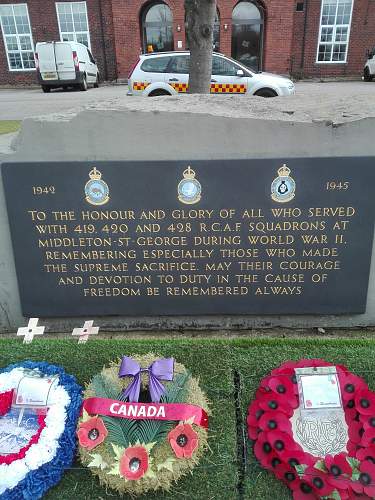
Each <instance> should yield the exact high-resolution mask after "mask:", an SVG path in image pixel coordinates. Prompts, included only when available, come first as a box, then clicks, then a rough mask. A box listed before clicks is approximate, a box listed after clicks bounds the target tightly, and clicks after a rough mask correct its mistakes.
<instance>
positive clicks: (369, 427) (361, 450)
mask: <svg viewBox="0 0 375 500" xmlns="http://www.w3.org/2000/svg"><path fill="white" fill-rule="evenodd" d="M326 366H336V372H337V376H338V381H339V385H340V390H341V399H342V404H343V410H344V412H343V418H342V420H339V419H338V420H334V419H333V420H329V419H328V421H327V422H324V421H319V422H316V421H313V422H307V423H306V422H305V421H303V420H302V419H301V418H300V400H299V391H298V384H297V377H296V374H295V369H296V368H307V367H326ZM247 425H248V435H249V438H250V439H251V440H253V442H254V454H255V456H256V458H257V459H258V461H259V462H260V464H261V465H262V467H264V468H266V469H268V470H270V471H272V472H273V473H274V474H275V476H276V477H277V478H278V479H279V480H281V481H282V482H283V483H285V484H286V485H287V486H288V487H289V488H290V489H291V491H292V493H293V498H294V500H314V499H335V500H339V499H342V500H344V499H345V500H346V499H350V500H360V499H363V500H365V499H371V498H375V394H374V393H373V392H371V391H370V390H369V389H368V386H367V384H366V382H365V381H364V380H363V379H362V378H360V377H358V376H356V375H354V374H352V373H350V372H349V370H348V369H347V368H346V367H345V366H342V365H332V364H331V363H327V362H326V361H323V360H321V359H310V360H309V359H307V360H301V361H299V362H291V361H288V362H286V363H284V364H283V365H281V366H280V367H279V368H276V369H275V370H273V371H272V372H271V374H270V375H268V376H267V377H265V378H264V379H263V380H262V381H261V384H260V387H259V388H258V390H257V392H256V397H255V400H254V401H253V402H252V403H251V404H250V406H249V409H248V417H247ZM317 426H320V428H317Z"/></svg>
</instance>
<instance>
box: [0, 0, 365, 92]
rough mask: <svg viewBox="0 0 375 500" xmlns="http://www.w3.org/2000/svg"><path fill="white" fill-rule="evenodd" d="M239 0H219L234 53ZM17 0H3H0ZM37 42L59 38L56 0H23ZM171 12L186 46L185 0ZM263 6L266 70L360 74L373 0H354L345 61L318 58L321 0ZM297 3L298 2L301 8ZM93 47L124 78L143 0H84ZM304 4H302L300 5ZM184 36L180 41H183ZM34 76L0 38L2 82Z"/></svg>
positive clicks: (135, 46) (134, 52)
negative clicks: (15, 67) (14, 64)
mask: <svg viewBox="0 0 375 500" xmlns="http://www.w3.org/2000/svg"><path fill="white" fill-rule="evenodd" d="M237 2H238V0H217V7H218V12H219V15H220V51H221V52H223V53H224V54H227V55H231V51H232V11H233V8H234V6H235V5H236V4H237ZM14 3H17V0H0V5H3V4H14ZM18 3H26V4H27V6H28V12H29V18H30V24H31V29H32V35H33V41H34V44H35V43H37V42H38V41H46V40H59V38H60V35H59V27H58V21H57V14H56V6H55V1H53V0H23V1H21V2H18ZM165 3H166V4H167V5H168V6H169V7H170V9H171V12H172V15H173V39H174V48H175V50H177V49H181V48H182V49H184V48H185V23H184V8H183V0H165ZM257 3H258V6H259V7H260V8H261V9H262V11H263V12H264V29H263V32H264V36H263V54H262V62H263V68H262V69H263V70H265V71H270V72H275V73H281V74H288V73H291V74H292V75H294V76H307V77H327V76H351V75H357V76H359V75H361V73H362V70H363V65H364V61H365V54H366V49H368V48H371V47H373V46H375V0H354V7H353V15H352V23H351V31H350V43H349V50H348V57H347V62H346V63H329V64H327V63H317V62H316V54H317V46H318V37H319V27H320V11H321V0H304V1H301V0H300V1H297V0H261V1H258V2H257ZM297 4H298V5H299V8H298V10H297ZM86 5H87V13H88V22H89V30H90V40H91V49H92V52H93V54H94V56H95V58H96V59H97V61H98V64H99V69H100V72H101V75H102V77H103V78H104V79H106V80H114V79H117V78H118V79H126V78H127V76H128V73H129V70H130V69H131V67H132V66H133V64H134V63H135V62H136V61H137V60H138V56H139V54H140V53H141V51H142V29H141V19H142V12H143V9H144V8H145V7H147V5H149V2H144V1H143V0H86ZM301 7H302V8H301ZM179 42H180V44H179ZM34 82H36V77H35V71H9V68H8V63H7V57H6V52H5V47H4V42H3V37H2V36H1V38H0V85H4V84H24V83H34Z"/></svg>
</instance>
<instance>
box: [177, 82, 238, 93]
mask: <svg viewBox="0 0 375 500" xmlns="http://www.w3.org/2000/svg"><path fill="white" fill-rule="evenodd" d="M171 85H172V87H173V88H174V89H175V91H176V92H179V93H180V92H187V91H188V88H189V86H188V84H187V83H172V84H171ZM245 92H246V85H245V84H238V83H212V84H211V94H244V93H245Z"/></svg>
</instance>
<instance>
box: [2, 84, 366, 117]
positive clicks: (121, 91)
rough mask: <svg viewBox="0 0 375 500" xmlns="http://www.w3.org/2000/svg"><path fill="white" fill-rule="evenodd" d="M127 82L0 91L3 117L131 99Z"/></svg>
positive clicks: (314, 87)
mask: <svg viewBox="0 0 375 500" xmlns="http://www.w3.org/2000/svg"><path fill="white" fill-rule="evenodd" d="M296 89H297V93H298V94H303V95H306V96H309V95H314V96H316V95H321V97H322V99H323V100H324V97H325V96H327V97H328V96H337V95H338V94H339V95H340V97H342V98H345V97H347V98H350V97H351V96H353V95H359V94H360V95H362V96H365V95H369V96H374V94H375V82H373V83H366V82H361V81H358V82H329V83H316V82H301V83H297V85H296ZM126 92H127V87H126V86H125V85H115V86H103V87H100V88H99V89H89V90H88V91H87V92H80V91H74V90H72V91H69V90H68V91H63V90H55V91H52V92H51V93H49V94H43V92H42V91H41V89H37V88H36V89H14V90H5V89H2V90H0V120H22V119H24V118H32V117H34V116H39V115H45V114H48V113H56V112H63V111H68V110H70V109H72V108H75V107H80V106H87V105H90V104H94V103H98V102H99V101H105V100H108V99H111V98H122V97H123V98H124V99H131V97H127V96H126Z"/></svg>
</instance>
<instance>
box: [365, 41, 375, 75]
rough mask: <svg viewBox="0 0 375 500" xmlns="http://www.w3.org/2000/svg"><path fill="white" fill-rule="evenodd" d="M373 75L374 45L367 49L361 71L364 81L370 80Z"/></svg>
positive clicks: (374, 66)
mask: <svg viewBox="0 0 375 500" xmlns="http://www.w3.org/2000/svg"><path fill="white" fill-rule="evenodd" d="M374 77H375V47H374V48H373V49H372V50H369V51H367V61H366V64H365V68H364V71H363V79H364V80H365V82H371V81H372V79H373V78H374Z"/></svg>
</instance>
